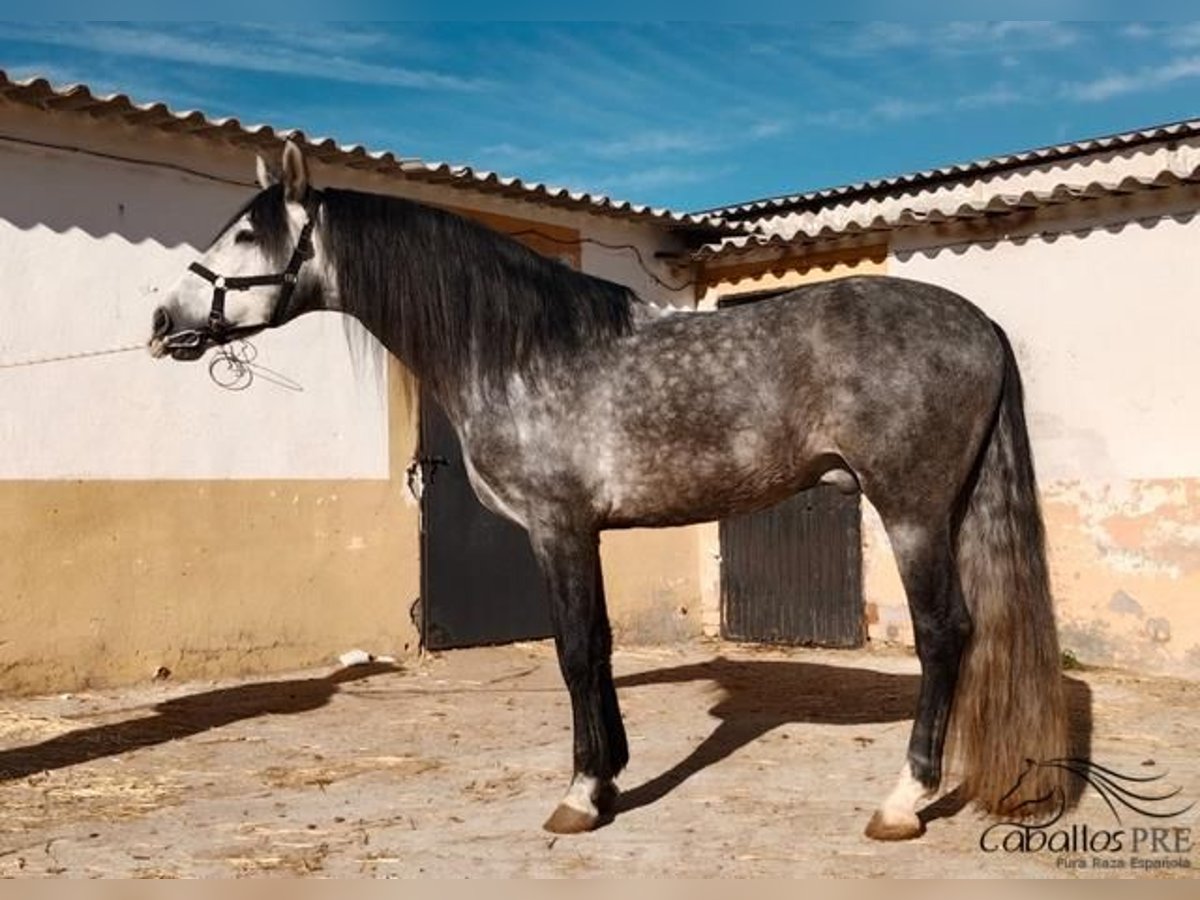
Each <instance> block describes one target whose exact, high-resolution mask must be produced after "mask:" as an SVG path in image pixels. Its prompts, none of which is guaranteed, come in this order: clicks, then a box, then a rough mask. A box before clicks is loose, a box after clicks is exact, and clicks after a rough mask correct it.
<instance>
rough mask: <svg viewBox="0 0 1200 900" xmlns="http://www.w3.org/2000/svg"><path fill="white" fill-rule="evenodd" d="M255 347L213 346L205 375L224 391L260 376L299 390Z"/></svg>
mask: <svg viewBox="0 0 1200 900" xmlns="http://www.w3.org/2000/svg"><path fill="white" fill-rule="evenodd" d="M145 349H146V345H145V344H126V345H125V346H123V347H110V348H108V349H106V350H83V351H81V352H79V353H61V354H59V355H57V356H38V357H31V358H30V359H20V360H15V361H13V362H0V370H3V369H24V368H28V367H30V366H45V365H49V364H51V363H61V362H71V361H74V360H77V359H92V358H95V357H98V356H113V355H115V354H118V353H132V352H133V351H135V350H142V351H144V350H145ZM257 356H258V349H257V348H256V347H255V346H254V345H253V344H251V343H250V342H249V341H247V340H244V339H243V340H239V341H236V342H235V343H233V344H228V345H225V346H222V347H218V348H217V353H216V354H215V355H214V356H213V358H212V359H211V360H210V361H209V363H208V377H209V378H211V379H212V382H213V384H215V385H216V386H217V387H219V388H223V389H224V390H227V391H244V390H246V388H248V387H250V385H251V384H252V383H253V382H254V380H255V378H261V379H262V380H263V381H265V382H267V383H268V384H273V385H275V386H276V387H280V388H283V389H285V390H288V391H296V392H300V391H303V390H304V386H303V385H302V384H300V382H298V381H296V380H294V379H292V378H289V377H288V376H286V375H284V374H283V373H282V372H276V371H275V370H274V369H268V368H267V367H266V366H263V365H259V364H258V363H256V362H255V361H254V360H255V358H256V357H257Z"/></svg>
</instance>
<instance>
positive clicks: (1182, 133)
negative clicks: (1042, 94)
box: [693, 119, 1200, 221]
mask: <svg viewBox="0 0 1200 900" xmlns="http://www.w3.org/2000/svg"><path fill="white" fill-rule="evenodd" d="M1197 135H1200V119H1187V120H1185V121H1182V122H1170V123H1167V124H1165V125H1154V126H1151V127H1149V128H1143V129H1140V130H1138V131H1127V132H1123V133H1121V134H1112V135H1106V136H1103V137H1095V138H1087V139H1084V140H1079V141H1070V142H1068V143H1065V144H1054V145H1052V146H1048V147H1039V148H1037V149H1034V150H1025V151H1022V152H1020V153H1011V154H1006V155H1003V156H989V157H985V158H984V159H977V160H973V161H971V162H965V163H958V164H955V165H949V166H943V167H940V168H936V169H926V170H924V171H921V172H909V173H906V174H903V175H895V176H891V177H888V178H877V179H874V180H871V181H861V182H858V183H856V184H847V185H841V186H840V187H831V188H823V189H821V190H817V191H808V192H806V193H800V194H789V195H786V196H780V197H767V198H764V199H762V200H752V201H749V202H746V203H738V204H735V205H733V206H725V207H718V208H714V209H707V210H699V211H697V212H695V213H693V215H710V216H717V217H721V218H724V219H732V220H740V221H750V220H756V219H762V218H766V217H768V216H776V215H780V214H783V213H788V212H793V211H799V210H803V209H814V208H819V207H824V206H828V205H829V204H831V203H833V202H842V203H846V202H853V201H855V200H859V199H865V198H868V197H873V196H878V195H880V194H886V193H893V192H896V191H899V190H911V189H925V188H930V187H933V186H936V185H938V184H941V183H943V182H948V181H960V180H965V179H967V178H975V177H978V176H980V175H984V174H992V173H996V172H1003V171H1007V170H1010V169H1018V168H1022V167H1025V166H1029V165H1034V164H1040V163H1048V162H1059V161H1067V160H1070V159H1073V158H1075V157H1079V156H1087V155H1090V154H1095V153H1101V152H1104V151H1107V150H1121V149H1126V148H1131V147H1136V146H1138V145H1140V144H1149V143H1154V142H1158V141H1165V140H1171V139H1176V140H1178V139H1183V138H1190V137H1196V136H1197Z"/></svg>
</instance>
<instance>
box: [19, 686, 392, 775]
mask: <svg viewBox="0 0 1200 900" xmlns="http://www.w3.org/2000/svg"><path fill="white" fill-rule="evenodd" d="M396 671H399V669H398V668H397V667H396V666H393V665H391V664H388V663H371V664H369V665H362V666H351V667H347V668H344V669H338V670H337V671H335V672H332V673H330V674H329V675H323V676H320V677H315V678H296V679H289V680H286V681H265V682H256V683H254V684H241V685H237V686H236V687H230V688H220V689H218V690H214V691H204V692H203V693H199V694H188V695H186V696H183V697H176V698H175V699H173V700H167V701H165V702H163V703H159V704H156V705H155V706H154V707H153V711H154V714H153V715H150V716H145V715H141V714H139V716H138V718H136V719H126V720H124V721H120V722H112V723H109V724H105V725H97V726H95V727H93V728H83V729H80V730H78V731H71V732H68V733H67V734H61V735H59V736H57V737H53V738H50V739H48V740H45V741H42V742H41V743H39V744H31V745H29V746H27V747H14V748H13V749H10V750H4V751H0V782H5V781H16V780H18V779H21V778H26V777H28V776H30V775H34V774H36V773H38V772H44V771H47V770H49V769H63V768H66V767H67V766H74V765H77V764H79V763H85V762H90V761H91V760H94V759H102V758H104V757H106V756H117V755H119V754H121V753H128V752H130V751H132V750H137V749H140V748H142V747H151V746H154V745H156V744H165V743H167V742H168V741H174V740H178V739H179V738H185V737H190V736H192V735H194V734H201V733H203V732H205V731H211V730H212V729H214V728H221V727H223V726H225V725H229V724H231V723H233V722H240V721H243V720H246V719H254V718H257V717H259V716H266V715H295V714H297V713H304V712H308V711H310V710H314V709H319V708H320V707H322V706H324V705H325V704H326V703H328V702H329V700H330V698H332V697H333V696H334V694H336V693H337V692H338V686H339V685H342V684H345V683H347V682H351V681H361V680H362V679H364V678H369V677H371V676H373V675H381V674H383V673H385V672H396Z"/></svg>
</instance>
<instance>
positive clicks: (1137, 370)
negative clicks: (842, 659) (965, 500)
mask: <svg viewBox="0 0 1200 900" xmlns="http://www.w3.org/2000/svg"><path fill="white" fill-rule="evenodd" d="M1197 208H1200V192H1198V191H1197V190H1196V189H1195V188H1179V189H1173V190H1170V191H1161V192H1156V193H1144V194H1138V195H1133V196H1130V197H1126V198H1124V199H1121V200H1112V201H1104V202H1097V201H1094V202H1091V203H1087V204H1075V205H1073V206H1071V207H1063V208H1059V209H1056V210H1054V211H1044V212H1042V213H1041V214H1039V215H1038V216H1036V217H1032V216H1027V217H1026V218H1025V219H1024V220H1013V219H1007V220H1001V221H999V222H997V223H996V224H994V225H992V226H990V227H988V226H980V227H977V228H975V229H972V230H964V229H961V228H960V229H954V230H941V231H932V230H931V231H922V232H913V233H903V234H902V235H901V238H902V240H897V241H896V242H895V244H894V245H893V257H892V259H891V260H890V261H889V272H891V273H892V274H897V275H904V276H907V277H912V278H919V279H921V280H925V281H931V282H935V283H937V284H942V285H945V286H946V287H949V288H951V289H953V290H956V291H958V292H959V293H961V294H963V295H964V296H966V297H968V298H969V299H971V300H972V301H974V302H975V303H977V304H978V305H979V306H981V307H982V308H983V309H985V310H986V311H987V312H988V313H989V314H990V315H991V316H992V317H993V318H994V319H996V320H997V321H998V322H999V323H1000V324H1001V325H1002V326H1003V327H1004V328H1005V329H1006V331H1007V332H1008V334H1009V336H1010V337H1011V339H1012V342H1013V345H1014V347H1015V349H1016V353H1017V357H1018V360H1019V363H1020V365H1021V367H1022V373H1023V378H1024V384H1025V388H1026V404H1027V407H1026V412H1027V416H1028V419H1029V426H1030V432H1031V436H1032V441H1033V449H1034V454H1035V462H1036V466H1037V471H1038V476H1039V481H1040V487H1041V492H1042V497H1043V503H1044V511H1045V516H1046V523H1047V531H1048V540H1049V550H1050V561H1051V566H1052V577H1053V580H1054V593H1055V597H1056V600H1057V604H1058V617H1059V627H1060V633H1061V635H1062V643H1063V646H1064V648H1065V649H1067V650H1070V651H1071V652H1073V653H1074V654H1076V655H1077V656H1078V658H1080V659H1081V660H1083V661H1085V662H1092V663H1098V664H1104V665H1110V664H1112V665H1121V666H1128V667H1131V668H1134V669H1138V670H1143V671H1161V672H1173V673H1178V674H1185V675H1191V676H1195V675H1197V674H1200V603H1198V602H1197V600H1198V598H1200V392H1198V391H1197V390H1196V385H1197V384H1200V354H1197V353H1196V347H1195V342H1196V335H1197V334H1200V304H1197V302H1196V297H1197V296H1200V268H1197V266H1196V265H1195V264H1194V260H1195V248H1196V246H1197V245H1198V241H1200V221H1197V218H1196V215H1195V210H1196V209H1197ZM1162 216H1165V217H1166V218H1165V219H1164V218H1160V217H1162ZM1137 219H1146V220H1147V221H1142V222H1137V221H1131V220H1137ZM1078 229H1083V230H1082V231H1079V233H1068V234H1063V235H1061V236H1057V237H1049V238H1047V237H1028V238H1026V237H1024V235H1026V234H1028V233H1029V232H1032V231H1054V232H1062V231H1066V232H1073V231H1076V230H1078ZM996 238H999V240H995V239H996ZM966 241H970V242H972V243H970V244H969V245H967V246H964V242H966ZM944 245H950V246H944ZM942 246H944V248H943V249H939V247H942ZM874 537H875V538H876V541H877V543H876V547H877V549H878V550H879V551H880V552H879V553H876V554H874V555H873V558H872V562H871V565H872V569H873V573H874V577H873V579H872V580H871V581H870V582H869V583H868V588H869V597H871V598H872V599H874V600H875V601H876V602H878V603H879V605H880V607H881V609H882V610H883V611H884V612H883V615H884V616H885V617H887V618H888V619H889V620H890V621H892V624H897V623H898V624H899V626H900V629H901V631H902V630H903V628H904V626H905V625H906V622H905V621H904V620H905V619H906V616H905V615H904V613H903V610H902V600H901V596H902V595H901V594H900V593H899V592H898V590H897V588H898V586H899V584H898V579H896V578H895V577H894V570H893V571H889V570H890V569H891V566H890V558H888V557H887V556H886V555H885V554H884V552H883V551H885V550H886V542H883V543H882V544H881V543H880V542H879V541H878V538H879V537H880V535H879V534H878V533H877V532H875V533H874Z"/></svg>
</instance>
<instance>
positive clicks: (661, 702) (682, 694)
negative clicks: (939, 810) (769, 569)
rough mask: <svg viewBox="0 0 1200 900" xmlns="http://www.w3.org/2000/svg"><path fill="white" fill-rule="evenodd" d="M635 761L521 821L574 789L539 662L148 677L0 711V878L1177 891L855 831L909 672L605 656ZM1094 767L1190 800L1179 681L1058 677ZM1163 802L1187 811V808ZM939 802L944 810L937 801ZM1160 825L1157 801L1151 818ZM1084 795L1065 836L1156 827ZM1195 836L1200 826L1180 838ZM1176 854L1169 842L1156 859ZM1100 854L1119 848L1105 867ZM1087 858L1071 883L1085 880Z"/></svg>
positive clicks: (690, 650)
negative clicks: (1082, 885)
mask: <svg viewBox="0 0 1200 900" xmlns="http://www.w3.org/2000/svg"><path fill="white" fill-rule="evenodd" d="M615 666H616V670H617V673H618V675H619V680H618V685H619V690H620V694H621V700H622V704H623V708H624V714H625V721H626V726H627V729H628V732H629V738H630V748H631V753H632V761H631V763H630V766H629V769H628V770H627V771H626V772H625V774H624V775H623V777H622V779H621V785H622V788H623V790H624V793H623V795H622V798H621V801H620V805H619V807H618V809H619V812H618V815H617V816H616V818H615V820H614V821H613V822H612V823H611V824H609V825H607V826H605V827H604V828H602V829H600V830H599V831H597V832H594V833H592V834H588V835H583V836H579V837H570V838H567V837H559V838H556V837H554V836H553V835H549V834H547V833H545V832H543V831H542V830H541V828H540V825H541V822H542V821H543V819H544V818H545V816H546V815H547V814H548V813H549V812H550V810H551V809H552V808H553V806H554V804H555V803H556V801H557V800H558V798H559V796H560V794H561V792H562V790H563V789H564V788H565V786H566V782H567V778H568V775H569V760H570V743H571V738H570V730H569V707H568V701H567V696H566V692H565V690H564V689H563V688H562V686H561V684H560V681H559V675H558V671H557V666H556V663H555V661H554V657H553V652H552V648H551V647H549V646H548V645H545V644H522V645H516V646H511V647H500V648H489V649H481V650H467V651H456V652H453V653H445V654H440V655H435V656H430V657H426V658H424V659H421V660H419V661H412V662H408V663H405V664H403V665H401V666H395V667H393V666H388V665H381V664H370V665H364V666H353V667H350V668H344V669H329V670H325V671H319V672H305V673H300V674H296V675H293V676H290V677H275V678H271V679H267V680H261V681H251V682H246V681H242V682H222V683H203V684H199V683H191V684H175V683H171V682H169V681H168V682H156V683H153V684H150V685H147V686H144V687H139V688H134V689H124V690H111V691H95V692H88V693H81V694H75V695H67V696H62V697H45V698H32V699H22V700H10V701H7V702H5V703H4V704H3V711H2V712H0V809H3V816H2V817H0V875H4V876H10V875H17V876H22V875H58V876H66V877H75V876H78V877H85V876H143V877H171V876H191V877H196V876H234V875H252V876H258V875H305V874H311V875H315V876H324V877H330V876H381V877H385V876H388V877H390V876H405V877H408V876H468V877H475V876H602V875H605V876H612V875H620V876H700V877H708V876H785V877H786V876H799V875H827V876H877V877H905V876H926V875H937V876H969V877H977V876H993V877H1008V876H1015V875H1029V876H1038V875H1046V876H1064V877H1088V876H1095V875H1113V874H1120V875H1130V874H1133V875H1140V876H1144V877H1164V876H1172V875H1184V876H1190V875H1192V874H1193V873H1195V872H1196V871H1197V868H1196V867H1200V851H1197V850H1195V849H1187V850H1184V851H1183V852H1173V853H1172V854H1166V853H1165V851H1164V850H1163V848H1162V847H1160V848H1159V851H1160V852H1159V853H1158V854H1157V855H1156V856H1155V857H1153V858H1156V859H1163V858H1167V857H1169V858H1171V859H1174V860H1176V862H1175V863H1173V864H1172V865H1179V864H1180V863H1179V861H1180V860H1185V861H1187V862H1189V863H1190V864H1191V866H1192V868H1183V869H1180V868H1172V869H1155V870H1150V871H1149V872H1147V871H1145V870H1141V869H1139V870H1137V871H1132V870H1130V869H1125V870H1115V871H1114V870H1111V869H1100V868H1097V867H1096V865H1095V860H1094V859H1093V856H1094V854H1090V853H1087V852H1083V853H1070V852H1067V853H1055V852H1049V851H1043V852H1026V853H1021V852H1004V851H1003V850H999V851H996V852H984V851H983V850H982V849H981V847H980V834H981V832H982V831H983V829H984V828H985V827H987V825H988V824H989V823H988V822H987V821H986V820H983V819H981V818H979V817H978V816H977V815H976V814H975V813H973V812H972V811H970V810H961V811H958V812H957V813H953V814H950V815H946V816H944V817H940V818H934V819H932V820H931V821H930V822H929V826H928V831H927V833H926V835H925V836H924V837H923V838H921V839H920V840H918V841H914V842H909V843H903V844H880V843H875V842H872V841H870V840H868V839H866V838H865V837H863V835H862V829H863V826H864V825H865V824H866V821H867V819H868V817H869V815H870V812H871V810H872V809H873V808H874V806H875V805H876V803H877V802H878V801H879V800H880V799H881V798H882V796H883V795H884V794H885V793H886V791H887V789H888V788H889V787H890V786H891V784H892V782H893V780H894V776H895V773H896V772H897V771H898V770H899V767H900V765H901V762H902V760H903V751H904V746H905V743H906V740H907V737H908V728H909V716H910V715H911V708H912V704H913V698H914V692H915V687H916V677H915V674H916V672H917V666H916V661H915V659H913V658H912V657H911V656H910V655H908V654H906V653H903V652H901V651H897V650H886V649H884V650H873V651H871V650H868V651H861V652H845V651H836V652H835V651H816V650H788V651H783V650H757V649H749V648H739V647H733V646H729V645H725V644H715V643H705V644H696V645H690V646H687V647H681V648H672V649H653V650H637V649H633V650H622V651H619V652H618V653H617V655H616V658H615ZM1070 677H1071V691H1070V693H1071V697H1072V703H1073V706H1074V708H1075V718H1076V724H1077V726H1078V727H1080V728H1081V729H1083V730H1084V731H1085V732H1086V731H1090V735H1091V755H1092V758H1093V759H1095V760H1096V761H1097V762H1102V763H1103V764H1105V765H1106V766H1109V767H1111V768H1113V769H1115V770H1118V771H1121V772H1135V773H1137V772H1153V773H1158V772H1161V771H1164V770H1169V777H1168V778H1167V779H1166V781H1169V782H1171V783H1172V784H1174V785H1176V786H1178V787H1179V788H1180V789H1181V793H1180V794H1179V798H1178V799H1179V800H1180V801H1186V802H1191V801H1192V800H1194V799H1200V762H1198V761H1197V755H1196V748H1197V747H1200V685H1197V684H1195V683H1191V682H1182V681H1174V680H1168V679H1155V678H1142V677H1137V676H1134V675H1129V674H1126V673H1120V672H1112V671H1084V672H1072V673H1070ZM1180 805H1186V803H1182V802H1181V804H1180ZM942 806H946V804H943V805H942ZM1157 808H1159V809H1161V807H1157ZM1196 817H1197V809H1196V808H1193V809H1192V810H1191V811H1190V812H1187V813H1185V814H1183V815H1182V816H1179V817H1176V818H1173V819H1171V820H1169V821H1167V820H1161V821H1156V820H1150V819H1147V818H1144V817H1139V816H1137V815H1136V814H1134V813H1131V812H1129V811H1128V810H1123V816H1122V820H1123V821H1122V824H1117V823H1116V822H1115V820H1114V818H1113V814H1112V813H1111V812H1110V811H1109V810H1108V809H1107V808H1106V807H1105V804H1104V802H1103V800H1102V799H1101V798H1100V797H1099V795H1097V794H1096V793H1095V791H1093V790H1090V789H1089V791H1088V793H1087V794H1085V796H1084V799H1083V801H1082V803H1081V805H1080V807H1079V809H1078V810H1076V811H1075V812H1073V813H1070V814H1069V817H1068V819H1066V820H1064V822H1063V823H1059V824H1060V826H1064V827H1066V828H1070V826H1071V825H1075V826H1076V829H1075V833H1076V835H1078V827H1079V826H1081V825H1086V826H1087V827H1089V828H1091V829H1092V834H1093V835H1094V833H1095V830H1096V829H1107V830H1108V831H1110V832H1111V831H1114V830H1116V829H1121V828H1123V829H1125V830H1126V832H1131V831H1132V829H1133V828H1134V827H1135V826H1140V825H1145V826H1147V827H1149V826H1151V825H1163V824H1167V825H1170V826H1172V827H1174V828H1182V829H1184V831H1183V832H1180V833H1177V834H1176V836H1175V838H1174V839H1175V840H1179V835H1180V834H1182V836H1183V837H1184V838H1189V839H1190V832H1188V831H1187V829H1191V830H1193V831H1196V830H1197V829H1195V827H1194V826H1195V822H1196ZM1197 843H1200V831H1197ZM1172 849H1173V850H1175V851H1178V849H1179V848H1178V847H1174V848H1172ZM1101 856H1102V857H1103V859H1102V860H1101V861H1109V862H1111V861H1112V860H1117V861H1122V860H1124V861H1125V863H1126V865H1128V864H1129V863H1130V854H1129V853H1124V854H1115V853H1109V854H1101ZM1081 860H1082V861H1083V863H1085V864H1086V865H1087V867H1086V868H1080V867H1079V865H1080V861H1081Z"/></svg>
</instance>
